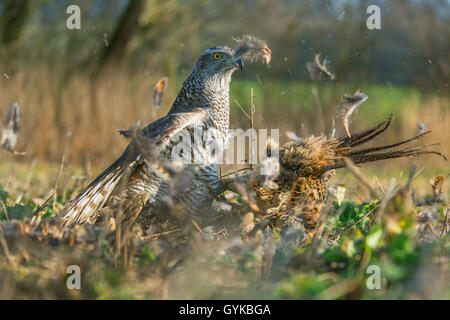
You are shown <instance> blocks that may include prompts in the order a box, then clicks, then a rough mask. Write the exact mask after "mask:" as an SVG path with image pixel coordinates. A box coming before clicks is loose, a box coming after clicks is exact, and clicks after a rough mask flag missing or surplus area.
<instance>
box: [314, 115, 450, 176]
mask: <svg viewBox="0 0 450 320" xmlns="http://www.w3.org/2000/svg"><path fill="white" fill-rule="evenodd" d="M391 120H392V115H391V116H390V117H389V118H388V119H387V120H385V121H383V122H382V123H380V124H379V125H378V126H376V127H374V128H371V129H368V130H364V131H361V132H358V133H356V134H353V135H351V136H350V137H347V136H346V137H342V138H340V139H337V145H336V146H335V156H336V159H335V163H333V164H329V165H326V166H323V167H322V168H320V172H319V173H323V172H326V171H328V170H332V169H338V168H343V167H345V166H346V163H345V161H344V158H349V159H350V160H352V162H353V163H355V164H362V163H366V162H373V161H379V160H385V159H395V158H404V157H416V156H419V155H424V154H435V155H438V156H441V157H442V158H443V159H444V160H447V158H446V157H445V156H444V155H443V154H441V153H440V152H437V151H433V150H428V148H429V147H432V146H435V145H437V144H429V145H425V146H420V147H415V148H403V149H400V150H394V151H386V150H388V149H392V148H395V147H399V146H401V145H404V144H407V143H409V142H411V141H414V140H417V139H420V138H422V137H423V136H424V135H426V134H428V133H430V131H427V132H423V133H421V134H418V135H416V136H414V137H412V138H409V139H406V140H402V141H400V142H397V143H394V144H390V145H384V146H379V147H371V148H365V149H359V150H358V149H355V148H354V147H355V146H359V145H361V144H364V143H366V142H368V141H370V140H373V139H374V138H375V137H377V136H379V135H380V134H381V133H383V132H384V131H385V130H386V129H387V128H388V127H389V125H390V123H391ZM380 151H384V152H380Z"/></svg>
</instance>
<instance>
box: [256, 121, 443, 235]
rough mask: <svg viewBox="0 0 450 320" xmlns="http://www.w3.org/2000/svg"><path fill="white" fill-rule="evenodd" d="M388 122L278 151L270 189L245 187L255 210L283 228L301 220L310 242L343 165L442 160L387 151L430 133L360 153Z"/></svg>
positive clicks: (423, 150)
mask: <svg viewBox="0 0 450 320" xmlns="http://www.w3.org/2000/svg"><path fill="white" fill-rule="evenodd" d="M391 120H392V115H391V116H390V117H389V118H388V119H387V120H385V121H384V122H382V123H380V124H379V125H377V126H376V127H374V128H371V129H367V130H364V131H361V132H357V133H353V134H352V135H350V136H344V137H341V138H338V139H334V138H326V137H314V136H311V137H308V138H305V139H301V138H300V139H295V140H296V141H290V142H288V143H286V144H285V145H284V146H283V147H282V148H280V152H279V155H280V172H279V175H278V176H277V177H274V178H273V180H272V181H271V182H272V183H271V184H268V183H267V180H268V179H270V177H265V176H254V177H250V180H249V181H248V184H249V186H250V188H252V189H253V190H254V191H256V195H257V197H256V200H257V202H256V205H257V207H258V208H259V209H260V211H262V212H264V213H266V214H269V215H271V216H273V217H276V218H280V219H278V221H285V222H284V223H285V224H287V225H289V224H290V223H292V222H293V221H296V220H297V219H300V220H301V224H302V225H303V227H304V229H305V231H306V232H307V234H308V235H309V236H311V235H313V234H314V231H315V230H316V228H317V227H318V221H319V215H320V213H321V211H322V210H323V208H324V206H325V204H326V200H327V193H328V185H329V180H330V178H331V177H332V176H333V175H334V172H335V169H338V168H343V167H345V166H346V165H347V162H346V158H347V159H349V160H351V161H352V162H353V163H354V164H356V165H360V164H363V163H367V162H373V161H378V160H384V159H394V158H401V157H415V156H419V155H423V154H437V155H440V156H442V157H443V158H444V159H445V157H444V156H443V155H441V154H440V153H438V152H436V151H431V150H427V148H428V147H429V146H431V145H427V146H420V147H414V148H403V149H400V150H396V151H386V150H388V149H392V148H395V147H398V146H401V145H404V144H406V143H408V142H411V141H413V140H416V139H419V138H421V137H423V136H424V135H426V134H427V133H429V131H427V132H423V133H421V134H419V135H417V136H415V137H412V138H410V139H407V140H404V141H400V142H398V143H395V144H391V145H384V146H379V147H371V148H361V147H360V146H362V145H364V144H365V143H367V142H369V141H371V140H373V139H374V138H376V137H377V136H379V135H380V134H382V133H383V132H384V131H385V130H386V129H387V128H388V127H389V125H390V124H391Z"/></svg>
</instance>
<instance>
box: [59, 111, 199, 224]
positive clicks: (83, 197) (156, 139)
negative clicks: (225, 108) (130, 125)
mask: <svg viewBox="0 0 450 320" xmlns="http://www.w3.org/2000/svg"><path fill="white" fill-rule="evenodd" d="M207 114H208V112H207V111H206V110H204V109H200V108H198V109H195V110H193V111H191V112H183V113H173V114H168V115H167V116H165V117H163V118H161V119H159V120H156V121H155V122H152V123H151V124H149V125H147V126H146V127H145V128H144V129H142V136H143V137H144V138H145V139H148V142H149V143H146V145H145V147H146V148H152V146H153V147H156V148H155V149H154V150H155V153H156V154H159V152H160V150H161V149H162V148H164V146H165V145H166V144H167V142H168V141H169V140H170V139H171V138H172V137H174V136H175V135H176V134H178V133H179V132H181V130H183V129H185V128H188V127H194V126H196V125H198V124H201V123H203V122H204V121H205V119H206V117H207ZM120 133H121V134H122V135H124V136H126V137H132V130H128V131H121V132H120ZM150 142H151V143H150ZM139 147H142V145H141V146H138V148H137V147H136V146H135V145H134V143H133V142H131V143H130V144H129V145H128V147H127V148H126V150H125V151H124V152H123V154H122V155H121V156H120V158H119V159H117V160H116V161H115V162H114V163H113V164H112V165H111V166H110V167H109V168H108V169H106V170H105V171H104V172H103V173H101V174H100V175H99V176H98V177H97V178H95V179H94V181H92V182H91V183H90V184H89V185H88V186H87V187H86V188H85V189H84V190H83V191H82V192H81V193H80V194H79V195H78V196H77V197H76V198H75V199H74V200H72V201H71V202H70V203H69V204H68V205H67V206H66V208H65V215H64V218H65V219H66V224H70V223H73V222H80V223H83V222H86V221H88V222H94V221H91V220H92V219H91V218H93V217H95V216H96V212H97V210H99V209H101V208H102V207H103V205H104V204H105V202H106V201H107V200H108V198H109V196H110V195H111V193H112V192H113V190H114V189H115V187H116V186H117V184H118V183H119V181H120V179H121V178H122V177H123V176H124V174H125V173H127V174H132V173H133V172H134V170H136V168H137V167H138V166H139V165H141V164H142V157H141V154H140V152H139V151H138V150H139Z"/></svg>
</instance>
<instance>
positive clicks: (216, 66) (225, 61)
mask: <svg viewBox="0 0 450 320" xmlns="http://www.w3.org/2000/svg"><path fill="white" fill-rule="evenodd" d="M243 66H244V62H243V61H242V59H241V58H240V57H235V56H234V55H233V50H232V49H230V48H229V47H221V46H219V47H214V48H210V49H207V50H205V51H203V52H202V54H201V55H200V57H199V58H198V60H197V63H196V64H195V66H194V71H197V72H201V73H203V74H205V75H208V76H214V75H219V76H220V75H230V74H231V73H233V71H234V70H236V69H241V70H242V68H243Z"/></svg>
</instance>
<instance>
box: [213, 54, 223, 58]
mask: <svg viewBox="0 0 450 320" xmlns="http://www.w3.org/2000/svg"><path fill="white" fill-rule="evenodd" d="M220 58H222V55H221V54H220V53H214V59H216V60H219V59H220Z"/></svg>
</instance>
